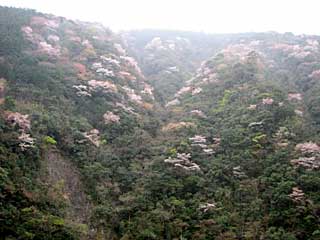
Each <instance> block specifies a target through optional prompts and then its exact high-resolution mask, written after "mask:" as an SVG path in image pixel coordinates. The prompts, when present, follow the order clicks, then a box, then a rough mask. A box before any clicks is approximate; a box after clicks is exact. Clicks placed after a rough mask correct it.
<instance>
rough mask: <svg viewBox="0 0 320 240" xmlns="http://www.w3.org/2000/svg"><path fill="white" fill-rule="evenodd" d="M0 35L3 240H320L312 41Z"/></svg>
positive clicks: (1, 18) (13, 28)
mask: <svg viewBox="0 0 320 240" xmlns="http://www.w3.org/2000/svg"><path fill="white" fill-rule="evenodd" d="M0 23H1V24H0V153H1V154H0V239H5V240H11V239H34V240H40V239H41V240H42V239H97V240H98V239H108V240H109V239H110V240H111V239H112V240H129V239H168V240H169V239H172V240H174V239H177V240H178V239H181V240H182V239H217V240H222V239H223V240H228V239H230V240H231V239H232V240H233V239H239V240H242V239H249V240H258V239H259V240H269V239H270V240H286V239H287V240H303V239H310V240H316V239H320V230H319V229H320V194H319V193H320V173H319V170H320V137H319V132H320V107H319V106H320V94H319V93H320V45H319V41H320V37H319V36H311V35H310V36H309V35H294V34H291V33H284V34H280V33H276V32H266V33H242V34H205V33H194V32H179V31H164V30H141V31H128V32H122V33H113V32H112V31H111V30H109V29H107V28H106V27H104V26H103V25H101V24H98V23H88V22H81V21H73V20H68V19H65V18H63V17H57V16H53V15H49V14H42V13H38V12H35V11H33V10H27V9H16V8H7V7H0Z"/></svg>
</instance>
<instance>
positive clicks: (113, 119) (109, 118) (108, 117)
mask: <svg viewBox="0 0 320 240" xmlns="http://www.w3.org/2000/svg"><path fill="white" fill-rule="evenodd" d="M103 119H104V122H105V123H106V124H110V123H119V122H120V117H119V116H118V115H116V114H114V113H113V112H110V111H108V112H106V113H105V114H103Z"/></svg>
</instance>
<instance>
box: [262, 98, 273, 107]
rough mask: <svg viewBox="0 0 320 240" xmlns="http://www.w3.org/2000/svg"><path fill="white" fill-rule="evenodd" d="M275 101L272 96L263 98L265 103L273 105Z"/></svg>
mask: <svg viewBox="0 0 320 240" xmlns="http://www.w3.org/2000/svg"><path fill="white" fill-rule="evenodd" d="M273 102H274V100H273V99H272V98H264V99H262V104H264V105H271V104H272V103H273Z"/></svg>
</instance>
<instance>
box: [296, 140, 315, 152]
mask: <svg viewBox="0 0 320 240" xmlns="http://www.w3.org/2000/svg"><path fill="white" fill-rule="evenodd" d="M295 149H296V150H297V151H300V152H302V153H318V152H320V146H319V145H318V144H316V143H313V142H305V143H299V144H297V145H296V147H295Z"/></svg>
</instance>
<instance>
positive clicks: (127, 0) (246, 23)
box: [0, 0, 320, 35]
mask: <svg viewBox="0 0 320 240" xmlns="http://www.w3.org/2000/svg"><path fill="white" fill-rule="evenodd" d="M0 5H2V6H4V5H5V6H16V7H25V8H33V9H36V10H38V11H41V12H45V13H52V14H55V15H59V16H64V17H67V18H72V19H79V20H84V21H94V22H102V23H103V24H104V25H106V26H108V27H110V28H111V29H112V30H115V31H117V30H128V29H142V28H158V29H173V30H191V31H204V32H210V33H230V32H248V31H255V32H261V31H272V30H273V31H278V32H294V33H296V34H301V33H305V34H318V35H320V26H319V23H320V14H319V12H320V0H81V1H80V0H77V1H75V0H54V1H44V0H0Z"/></svg>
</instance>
